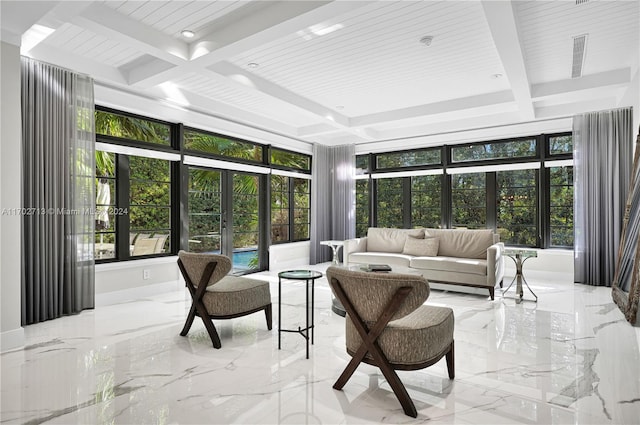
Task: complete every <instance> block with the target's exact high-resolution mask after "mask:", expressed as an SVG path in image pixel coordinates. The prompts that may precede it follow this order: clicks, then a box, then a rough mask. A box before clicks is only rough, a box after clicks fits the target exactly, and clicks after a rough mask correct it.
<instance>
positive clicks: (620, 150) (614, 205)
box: [573, 108, 633, 286]
mask: <svg viewBox="0 0 640 425" xmlns="http://www.w3.org/2000/svg"><path fill="white" fill-rule="evenodd" d="M631 118H632V116H631V109H630V108H625V109H616V110H612V111H603V112H591V113H588V114H582V115H577V116H575V117H574V118H573V144H574V155H573V158H574V179H575V183H574V190H575V194H574V229H575V230H574V232H575V240H574V279H575V281H576V282H579V283H585V284H588V285H598V286H611V283H612V281H613V276H614V273H615V269H616V263H617V259H618V246H619V245H620V236H621V232H622V225H623V222H622V220H623V216H624V209H625V203H626V199H627V192H628V191H629V182H630V178H631V165H632V164H631V162H632V157H633V155H632V146H633V144H632V132H631V128H632V119H631Z"/></svg>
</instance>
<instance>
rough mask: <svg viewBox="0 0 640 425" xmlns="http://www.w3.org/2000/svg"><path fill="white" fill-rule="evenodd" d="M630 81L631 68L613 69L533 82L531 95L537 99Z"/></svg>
mask: <svg viewBox="0 0 640 425" xmlns="http://www.w3.org/2000/svg"><path fill="white" fill-rule="evenodd" d="M630 82H631V68H622V69H615V70H613V71H606V72H600V73H598V74H591V75H585V76H583V77H580V78H569V79H566V80H560V81H552V82H548V83H540V84H533V85H532V86H531V96H532V97H533V98H534V99H536V100H538V99H544V98H550V97H556V96H564V95H566V94H568V93H571V92H581V91H591V90H594V89H601V88H606V89H610V88H612V87H619V86H626V85H628V84H629V83H630Z"/></svg>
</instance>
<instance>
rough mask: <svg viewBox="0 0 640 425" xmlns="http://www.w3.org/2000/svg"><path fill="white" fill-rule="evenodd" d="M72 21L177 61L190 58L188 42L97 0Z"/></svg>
mask: <svg viewBox="0 0 640 425" xmlns="http://www.w3.org/2000/svg"><path fill="white" fill-rule="evenodd" d="M71 22H73V23H74V24H76V25H79V26H81V27H83V28H86V29H87V30H89V31H92V32H95V33H97V34H102V35H104V36H105V37H108V38H110V39H112V40H115V41H118V42H121V43H123V44H125V45H127V46H130V47H132V48H134V49H137V50H139V51H141V52H142V53H146V54H149V55H152V56H155V57H157V58H160V59H162V60H164V61H167V62H170V63H172V64H174V65H179V64H182V63H184V62H185V61H186V60H187V59H188V58H189V46H188V44H187V43H184V42H182V41H180V40H177V39H175V38H173V37H171V36H168V35H166V34H164V33H163V32H160V31H158V30H156V29H154V28H152V27H150V26H148V25H145V24H143V23H141V22H139V21H136V20H135V19H132V18H130V17H128V16H125V15H123V14H122V13H120V12H118V11H116V10H114V9H112V8H110V7H107V6H103V5H101V4H98V3H94V4H92V5H91V6H89V7H88V8H86V9H85V10H83V11H82V13H81V14H80V15H78V16H76V17H74V18H73V19H71Z"/></svg>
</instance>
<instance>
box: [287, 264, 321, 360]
mask: <svg viewBox="0 0 640 425" xmlns="http://www.w3.org/2000/svg"><path fill="white" fill-rule="evenodd" d="M321 277H322V273H320V272H317V271H314V270H287V271H284V272H280V273H278V350H279V349H280V348H281V340H282V338H281V336H282V332H294V333H299V334H300V335H302V336H303V337H304V339H306V340H307V358H309V334H311V344H313V326H314V325H313V301H314V296H313V289H314V283H315V280H316V279H319V278H321ZM282 279H288V280H304V281H305V282H306V285H305V291H306V296H307V298H306V299H307V302H306V316H307V317H306V325H305V327H304V328H301V327H300V326H298V329H282ZM309 290H311V303H309Z"/></svg>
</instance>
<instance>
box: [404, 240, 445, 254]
mask: <svg viewBox="0 0 640 425" xmlns="http://www.w3.org/2000/svg"><path fill="white" fill-rule="evenodd" d="M439 246H440V239H438V238H425V239H417V238H413V237H411V236H409V237H408V238H407V240H406V241H405V243H404V249H403V250H402V253H403V254H407V255H415V256H417V257H435V256H436V255H438V247H439Z"/></svg>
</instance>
